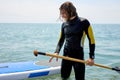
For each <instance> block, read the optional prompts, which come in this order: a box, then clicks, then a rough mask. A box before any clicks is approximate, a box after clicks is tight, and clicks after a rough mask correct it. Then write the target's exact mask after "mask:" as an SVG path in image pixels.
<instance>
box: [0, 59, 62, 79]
mask: <svg viewBox="0 0 120 80" xmlns="http://www.w3.org/2000/svg"><path fill="white" fill-rule="evenodd" d="M59 65H60V64H59V63H57V62H56V63H49V62H45V61H41V62H40V61H39V62H32V61H31V62H15V63H0V80H21V79H27V78H34V77H41V76H47V75H52V74H58V73H60V66H59Z"/></svg>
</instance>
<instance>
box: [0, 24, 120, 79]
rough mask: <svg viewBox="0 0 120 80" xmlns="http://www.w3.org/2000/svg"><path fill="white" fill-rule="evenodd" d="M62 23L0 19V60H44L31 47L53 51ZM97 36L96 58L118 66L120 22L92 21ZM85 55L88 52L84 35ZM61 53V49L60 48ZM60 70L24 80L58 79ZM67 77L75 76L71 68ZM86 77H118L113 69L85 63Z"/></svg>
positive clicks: (104, 63)
mask: <svg viewBox="0 0 120 80" xmlns="http://www.w3.org/2000/svg"><path fill="white" fill-rule="evenodd" d="M60 28H61V24H50V23H49V24H47V23H0V63H5V62H19V61H38V60H39V61H40V60H41V61H44V60H49V57H45V56H38V57H35V56H34V55H33V51H34V50H35V49H37V50H38V51H43V52H50V53H53V52H54V50H55V49H56V45H57V42H58V40H59V33H60ZM92 28H93V31H94V36H95V40H96V50H95V54H96V55H95V57H96V58H95V62H96V63H98V64H102V65H106V66H111V67H115V66H120V24H92ZM84 51H85V59H87V58H88V56H89V54H88V53H89V45H88V40H87V38H86V41H85V46H84ZM60 53H61V54H60V55H62V50H61V52H60ZM60 79H61V78H60V74H56V75H51V76H46V77H38V78H33V79H26V80H60ZM69 80H75V79H74V72H72V74H71V76H70V79H69ZM86 80H120V74H119V73H117V72H116V71H112V70H107V69H103V68H100V67H95V66H92V67H90V66H86Z"/></svg>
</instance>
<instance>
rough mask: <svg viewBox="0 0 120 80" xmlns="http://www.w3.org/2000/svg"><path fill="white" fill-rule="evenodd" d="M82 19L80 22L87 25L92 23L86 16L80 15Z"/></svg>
mask: <svg viewBox="0 0 120 80" xmlns="http://www.w3.org/2000/svg"><path fill="white" fill-rule="evenodd" d="M79 19H80V22H82V23H84V24H86V25H90V23H89V21H88V20H87V19H86V18H83V17H79Z"/></svg>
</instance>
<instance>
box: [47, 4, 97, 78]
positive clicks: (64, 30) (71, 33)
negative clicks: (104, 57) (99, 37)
mask: <svg viewBox="0 0 120 80" xmlns="http://www.w3.org/2000/svg"><path fill="white" fill-rule="evenodd" d="M60 15H61V17H62V18H63V19H64V20H65V22H63V24H62V27H61V35H60V39H59V42H58V44H57V48H56V51H55V53H54V54H55V55H59V52H60V50H61V47H62V45H63V43H64V42H65V45H64V54H63V55H64V56H68V57H72V58H77V59H82V60H84V51H83V44H84V39H85V35H87V38H88V40H89V49H90V50H89V51H90V52H89V59H88V60H87V61H86V63H87V64H88V65H90V66H92V65H93V64H94V51H95V40H94V35H93V32H92V28H91V25H90V23H89V21H88V20H87V19H84V18H81V17H78V15H77V12H76V8H75V6H74V5H73V4H72V3H71V2H65V3H63V4H62V5H61V6H60ZM52 59H53V57H51V58H50V60H49V61H50V62H51V61H52ZM72 67H73V69H74V72H75V79H76V80H85V64H83V63H78V62H72V61H68V60H62V63H61V77H62V79H63V80H66V79H68V78H69V76H70V73H71V70H72Z"/></svg>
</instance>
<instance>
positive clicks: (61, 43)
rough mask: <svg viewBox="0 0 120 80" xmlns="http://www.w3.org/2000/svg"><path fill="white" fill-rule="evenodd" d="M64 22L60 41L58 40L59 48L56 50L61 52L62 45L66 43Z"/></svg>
mask: <svg viewBox="0 0 120 80" xmlns="http://www.w3.org/2000/svg"><path fill="white" fill-rule="evenodd" d="M63 27H64V26H63V24H62V28H61V32H60V38H59V41H58V44H57V48H56V50H55V53H59V52H60V50H61V48H62V45H63V43H64V39H65V35H64V29H63Z"/></svg>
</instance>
